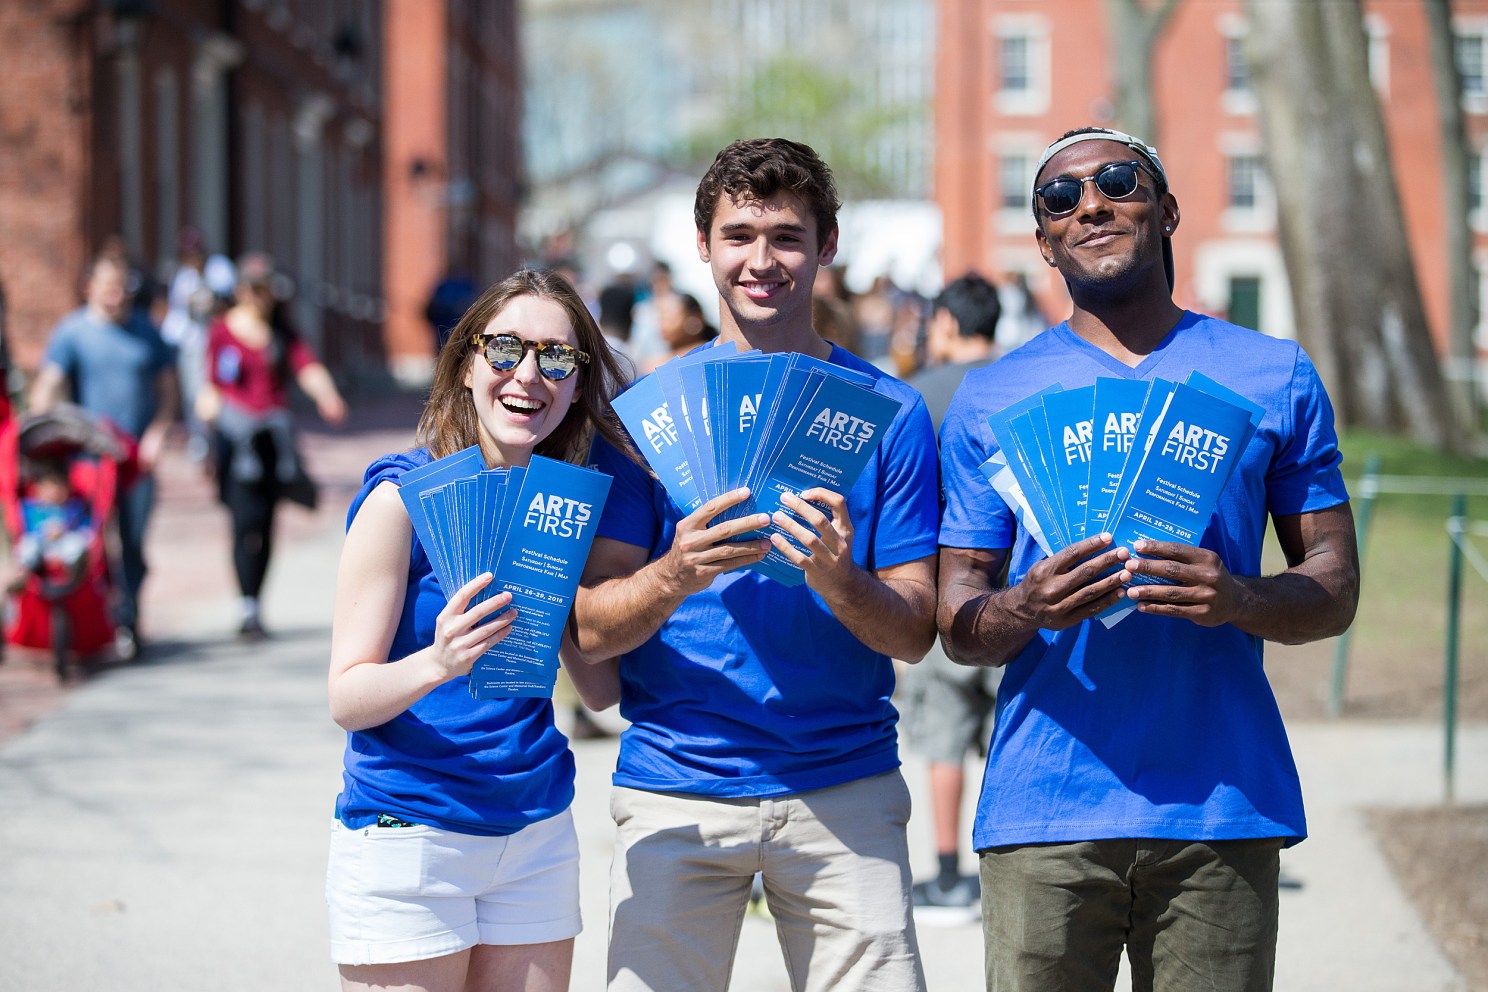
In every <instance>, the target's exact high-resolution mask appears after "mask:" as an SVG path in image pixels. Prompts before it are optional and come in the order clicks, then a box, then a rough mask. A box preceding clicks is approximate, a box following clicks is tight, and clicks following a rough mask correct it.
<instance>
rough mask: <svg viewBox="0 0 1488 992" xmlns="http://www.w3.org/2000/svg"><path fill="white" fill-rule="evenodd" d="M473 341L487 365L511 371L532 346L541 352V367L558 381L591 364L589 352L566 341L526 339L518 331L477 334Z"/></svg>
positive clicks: (539, 354)
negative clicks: (564, 342)
mask: <svg viewBox="0 0 1488 992" xmlns="http://www.w3.org/2000/svg"><path fill="white" fill-rule="evenodd" d="M471 340H472V342H473V343H474V344H475V346H476V347H477V348H479V349H480V352H481V357H483V358H484V359H485V360H486V364H487V365H489V366H491V368H493V369H495V370H496V371H497V372H510V371H511V370H512V369H514V368H516V367H517V366H518V365H521V364H522V359H523V358H526V357H527V349H528V348H531V349H532V350H533V351H535V352H537V370H538V371H539V372H541V373H542V374H543V375H544V376H546V377H547V378H549V379H552V380H553V381H554V382H559V381H561V380H563V379H567V378H568V377H569V376H571V375H573V374H574V372H575V371H577V369H578V367H579V366H580V365H588V364H589V353H588V352H587V351H580V350H579V349H577V348H572V347H570V346H568V345H566V344H557V343H548V344H541V343H539V342H537V341H524V340H522V339H521V338H519V337H517V336H516V335H515V334H477V335H475V337H473V338H472V339H471Z"/></svg>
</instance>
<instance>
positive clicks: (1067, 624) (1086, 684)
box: [938, 128, 1358, 992]
mask: <svg viewBox="0 0 1488 992" xmlns="http://www.w3.org/2000/svg"><path fill="white" fill-rule="evenodd" d="M1033 209H1034V217H1035V221H1036V224H1037V228H1036V232H1035V236H1036V238H1037V241H1038V245H1039V250H1040V251H1041V252H1042V254H1043V256H1044V259H1045V261H1046V262H1048V264H1049V265H1050V266H1053V267H1054V268H1056V269H1058V270H1059V272H1060V274H1061V275H1062V276H1064V279H1065V283H1066V285H1067V286H1068V287H1069V292H1070V297H1071V300H1072V301H1073V312H1072V313H1071V315H1070V318H1069V320H1067V321H1066V322H1065V323H1062V324H1060V325H1059V326H1057V327H1054V328H1052V329H1050V330H1049V331H1047V332H1045V333H1044V334H1042V335H1039V336H1038V337H1037V338H1035V339H1034V340H1032V341H1031V342H1029V343H1028V344H1026V345H1025V346H1023V347H1022V348H1020V349H1018V350H1017V351H1014V352H1012V353H1011V354H1009V355H1007V356H1005V357H1004V358H1002V359H1001V360H999V361H997V362H995V363H993V364H992V365H989V366H987V367H985V368H983V369H978V370H975V371H973V372H971V373H969V374H968V375H967V377H966V379H965V381H964V382H963V384H962V386H961V388H960V390H959V391H958V392H957V394H956V397H955V399H954V400H953V401H952V403H951V408H950V410H949V412H948V413H947V415H946V420H945V425H944V428H943V429H942V432H941V459H942V472H943V475H944V494H945V509H944V513H943V517H942V521H941V530H940V543H941V546H942V547H941V559H940V596H941V599H940V607H939V612H938V620H939V627H940V630H941V633H942V635H943V638H944V640H945V643H946V645H947V648H948V650H949V653H950V654H951V656H952V658H953V659H955V660H956V661H959V662H961V663H962V664H968V665H1002V666H1006V667H1005V670H1004V675H1003V680H1002V685H1001V689H1000V692H999V694H998V701H997V711H998V712H997V720H996V725H995V728H994V730H993V733H992V740H991V744H990V747H989V751H988V758H987V769H986V775H985V777H984V780H983V784H982V792H981V797H980V799H979V801H978V806H977V818H976V826H975V831H974V836H973V842H974V844H975V846H976V848H977V850H978V851H979V852H980V853H981V877H982V898H983V913H984V920H985V922H984V931H985V935H986V940H987V987H988V988H989V989H996V990H1018V992H1027V990H1033V989H1038V990H1044V989H1049V990H1052V989H1059V990H1074V992H1085V990H1096V989H1100V990H1109V989H1110V988H1112V986H1113V984H1114V982H1115V979H1116V974H1117V967H1118V963H1119V959H1120V955H1121V953H1122V949H1123V947H1124V948H1125V950H1126V953H1127V955H1128V957H1129V958H1130V961H1131V965H1132V974H1133V984H1134V986H1135V987H1136V988H1143V989H1150V988H1154V987H1157V988H1204V989H1211V990H1226V992H1230V990H1233V992H1239V990H1262V989H1269V988H1271V985H1272V977H1273V970H1274V961H1275V946H1276V928H1277V874H1278V868H1279V858H1278V854H1279V851H1280V850H1281V848H1282V847H1283V846H1286V845H1290V844H1294V843H1296V842H1298V841H1300V840H1301V839H1302V838H1303V836H1304V835H1305V834H1306V824H1305V820H1304V817H1303V810H1302V795H1301V788H1300V785H1299V782H1298V779H1297V771H1296V766H1295V764H1294V762H1293V760H1292V756H1291V751H1290V748H1289V746H1288V743H1287V739H1286V732H1285V730H1284V728H1283V726H1282V722H1281V716H1280V713H1279V712H1278V709H1277V706H1276V701H1275V698H1274V696H1273V695H1272V692H1271V689H1270V685H1269V683H1268V682H1267V680H1266V676H1265V673H1264V671H1263V670H1262V665H1261V645H1262V642H1263V641H1264V640H1274V641H1281V642H1285V643H1301V642H1305V641H1310V640H1314V639H1317V638H1321V637H1327V636H1330V635H1332V634H1336V633H1338V632H1339V631H1341V630H1343V629H1344V628H1346V627H1347V626H1348V624H1349V622H1350V620H1351V619H1352V617H1353V613H1354V607H1355V604H1356V602H1357V596H1358V557H1357V552H1356V548H1355V543H1354V529H1353V517H1352V515H1351V513H1350V510H1349V506H1348V502H1347V499H1348V497H1347V493H1346V492H1345V490H1344V487H1343V481H1342V479H1341V477H1340V475H1339V471H1338V465H1339V461H1340V456H1339V453H1338V448H1337V439H1336V436H1335V433H1334V428H1333V411H1332V407H1331V405H1330V404H1329V402H1328V398H1327V395H1326V393H1325V392H1324V390H1323V387H1322V385H1321V383H1320V382H1319V381H1318V377H1317V373H1316V371H1315V370H1314V368H1313V366H1312V363H1311V362H1310V361H1309V360H1308V358H1307V355H1306V354H1305V353H1304V352H1303V351H1302V350H1301V349H1300V348H1299V347H1297V345H1296V344H1295V343H1293V342H1290V341H1281V340H1277V339H1274V338H1269V337H1266V336H1265V335H1262V334H1258V333H1256V332H1254V331H1249V330H1245V329H1243V328H1240V327H1236V326H1234V325H1232V324H1228V323H1225V322H1224V321H1220V320H1216V319H1214V318H1211V317H1205V316H1202V315H1200V314H1195V313H1190V312H1187V311H1184V310H1182V309H1180V308H1179V307H1177V306H1176V305H1175V304H1174V303H1173V300H1172V284H1173V271H1172V252H1171V250H1170V248H1169V241H1168V239H1169V238H1171V237H1172V235H1173V232H1174V231H1175V230H1176V229H1177V227H1178V222H1179V211H1178V203H1177V200H1176V199H1174V197H1173V195H1172V193H1171V192H1169V190H1168V182H1167V175H1166V173H1165V171H1164V169H1163V166H1162V162H1161V160H1160V159H1159V158H1158V155H1157V152H1156V150H1154V149H1153V148H1151V147H1149V146H1147V145H1146V144H1145V143H1143V142H1141V141H1139V140H1138V139H1136V138H1133V137H1131V136H1130V135H1126V134H1121V133H1119V132H1115V131H1109V130H1105V129H1101V128H1086V129H1081V130H1079V131H1074V132H1070V133H1069V134H1067V135H1065V136H1064V137H1063V138H1061V139H1060V140H1058V141H1056V142H1054V143H1053V144H1052V145H1050V146H1049V148H1048V149H1047V150H1046V151H1045V153H1044V156H1043V159H1042V160H1041V161H1040V162H1039V167H1038V169H1037V171H1036V178H1035V180H1034V197H1033ZM1195 370H1199V371H1202V372H1204V373H1205V374H1207V375H1209V376H1211V377H1212V378H1214V379H1217V380H1218V381H1219V382H1221V383H1223V384H1224V385H1226V386H1228V387H1229V388H1231V389H1233V390H1235V391H1236V392H1238V393H1240V394H1242V395H1244V396H1246V397H1248V398H1249V399H1251V400H1252V401H1253V402H1255V403H1257V404H1258V405H1259V406H1260V407H1261V408H1262V409H1263V410H1264V418H1263V420H1262V422H1261V424H1260V427H1259V429H1258V430H1257V431H1256V434H1255V436H1254V438H1253V439H1252V440H1251V441H1250V442H1249V444H1248V446H1247V447H1246V449H1245V451H1244V454H1243V456H1242V458H1241V460H1240V462H1239V463H1238V465H1237V467H1236V469H1235V472H1234V474H1233V475H1232V476H1231V478H1230V480H1229V483H1228V485H1227V486H1226V487H1225V489H1224V491H1223V492H1222V494H1221V496H1220V500H1219V506H1218V509H1217V510H1216V511H1215V513H1214V515H1213V517H1212V518H1211V519H1210V521H1209V523H1208V527H1207V529H1206V530H1205V532H1204V534H1203V537H1202V540H1201V542H1200V544H1199V546H1197V547H1188V546H1185V545H1180V544H1169V543H1158V542H1143V541H1139V542H1137V544H1136V547H1135V548H1134V549H1132V550H1134V551H1135V552H1136V553H1137V554H1139V555H1141V558H1137V557H1133V556H1131V555H1129V553H1128V551H1127V550H1126V549H1118V548H1114V547H1113V546H1112V544H1111V539H1110V535H1108V534H1100V535H1095V536H1092V537H1090V538H1088V539H1086V540H1083V541H1080V542H1078V543H1075V544H1073V545H1071V546H1070V547H1068V548H1066V549H1065V550H1063V551H1060V552H1058V553H1056V554H1055V555H1054V556H1053V557H1045V556H1044V555H1043V553H1042V552H1041V551H1039V549H1038V547H1037V545H1036V544H1034V543H1033V541H1032V540H1031V539H1030V537H1029V535H1028V534H1027V532H1026V531H1024V530H1023V529H1022V528H1020V527H1018V526H1017V524H1016V522H1015V520H1014V519H1013V517H1012V514H1011V513H1010V511H1009V510H1008V508H1007V506H1006V505H1005V504H1004V503H1003V501H1002V500H1001V498H1000V497H999V496H998V495H997V493H996V491H995V490H994V489H993V488H992V487H991V486H990V485H988V484H987V481H986V479H985V478H984V477H983V476H982V474H981V472H980V470H979V466H980V465H981V464H982V463H983V462H984V461H986V460H987V458H988V457H989V456H991V455H992V454H993V452H994V451H995V450H996V444H995V442H994V441H993V439H992V437H991V434H990V431H989V428H988V425H987V416H988V415H990V414H993V413H996V412H998V411H1000V410H1002V409H1003V408H1005V407H1006V406H1008V405H1009V404H1011V403H1013V402H1015V401H1018V400H1021V399H1024V398H1025V397H1027V396H1029V395H1030V394H1032V393H1034V392H1036V391H1037V390H1039V389H1041V388H1043V387H1045V386H1048V385H1051V384H1053V383H1059V384H1061V385H1062V386H1063V387H1064V388H1066V389H1072V388H1075V387H1079V386H1085V385H1089V384H1090V383H1092V382H1094V381H1095V379H1097V378H1099V377H1111V378H1123V379H1138V380H1150V379H1152V378H1153V377H1162V378H1164V379H1168V380H1178V381H1181V380H1183V379H1185V378H1186V377H1187V376H1188V375H1189V373H1190V372H1193V371H1195ZM1268 515H1269V517H1270V519H1271V522H1272V524H1273V526H1274V528H1275V530H1276V533H1277V537H1278V540H1279V542H1280V545H1281V549H1282V551H1283V553H1284V555H1285V558H1286V561H1287V568H1286V569H1285V570H1284V571H1282V572H1281V573H1279V574H1276V575H1272V576H1265V577H1263V576H1262V575H1261V560H1260V559H1261V544H1262V539H1263V537H1264V536H1265V532H1266V524H1267V517H1268ZM1004 564H1010V569H1009V572H1008V576H1007V580H1006V584H1005V585H999V584H998V583H997V582H996V576H997V575H998V574H999V571H1000V569H1001V568H1002V567H1003V566H1004ZM1137 574H1142V575H1154V576H1161V577H1163V578H1165V579H1169V580H1171V581H1172V583H1173V584H1170V585H1133V586H1131V587H1130V589H1124V588H1123V584H1124V583H1126V582H1127V581H1128V580H1130V579H1131V578H1132V577H1133V576H1134V575H1137ZM1123 597H1125V598H1127V599H1128V600H1129V601H1130V602H1133V603H1134V604H1135V605H1136V612H1135V613H1134V614H1132V615H1129V616H1127V617H1126V618H1125V619H1124V620H1122V621H1121V622H1120V623H1118V624H1116V625H1115V626H1113V627H1109V628H1108V627H1106V626H1105V625H1104V624H1102V623H1100V622H1092V618H1093V617H1094V616H1095V615H1096V614H1097V613H1099V612H1100V611H1102V610H1104V609H1105V608H1106V607H1108V606H1110V605H1112V604H1114V603H1116V602H1118V601H1119V600H1121V599H1122V598H1123Z"/></svg>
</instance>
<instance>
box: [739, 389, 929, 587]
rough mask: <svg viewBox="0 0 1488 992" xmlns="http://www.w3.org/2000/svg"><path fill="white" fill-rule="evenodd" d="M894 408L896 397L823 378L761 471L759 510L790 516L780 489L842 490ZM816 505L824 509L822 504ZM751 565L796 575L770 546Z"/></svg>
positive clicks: (863, 463) (880, 439)
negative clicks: (767, 550) (763, 554)
mask: <svg viewBox="0 0 1488 992" xmlns="http://www.w3.org/2000/svg"><path fill="white" fill-rule="evenodd" d="M899 407H900V403H899V401H898V400H896V399H894V398H893V397H891V396H886V395H884V394H883V393H878V392H874V391H873V390H872V389H869V388H865V387H863V386H860V385H858V384H857V383H854V382H849V381H848V380H846V379H843V378H839V377H837V376H831V375H828V376H823V377H822V379H821V382H820V384H819V385H818V387H817V389H816V390H815V392H814V394H813V395H812V397H811V400H810V402H809V403H807V404H806V406H805V409H804V410H803V411H802V413H801V416H800V417H799V418H798V419H797V420H796V423H795V424H794V425H793V427H792V430H791V432H790V433H789V434H787V435H786V436H785V438H784V441H783V443H782V444H781V446H780V450H779V454H778V455H777V456H776V458H775V460H774V462H773V463H772V464H771V465H770V466H769V467H768V469H767V471H766V472H765V473H764V477H763V480H762V481H761V483H760V485H759V488H758V490H757V491H756V494H755V505H756V506H757V507H758V508H759V512H763V513H770V514H773V513H774V512H775V511H776V510H784V511H785V512H786V513H787V514H789V515H790V516H792V517H796V514H794V513H792V512H791V511H790V510H788V509H786V508H785V507H784V506H783V505H782V504H781V502H780V500H781V497H782V496H784V495H785V494H786V493H791V494H793V495H799V494H800V493H802V492H804V491H806V490H808V489H826V490H828V491H830V492H834V493H839V494H841V493H846V492H847V491H848V490H849V489H851V488H852V485H853V483H854V482H856V481H857V479H858V476H859V475H861V474H862V472H863V469H864V467H865V466H867V464H868V459H869V458H871V457H872V456H873V453H874V452H875V451H877V450H878V446H879V444H880V443H882V442H883V436H884V432H885V431H886V430H888V427H889V424H890V423H891V422H892V421H893V419H894V416H895V414H897V413H898V412H899ZM817 505H818V508H819V509H821V510H823V511H826V507H825V506H821V505H819V504H817ZM796 519H798V520H799V519H800V518H799V517H796ZM770 530H771V531H772V532H775V533H779V534H781V535H782V536H784V537H785V538H786V540H788V541H791V543H792V544H796V542H795V541H794V539H792V538H791V537H790V535H788V534H786V532H785V531H784V530H782V529H781V528H779V527H778V526H776V525H774V524H772V525H771V526H770ZM796 546H797V547H799V545H796ZM756 567H757V568H758V569H759V570H760V571H761V572H764V573H765V574H768V575H772V576H773V575H774V572H775V571H777V570H779V569H780V568H782V567H784V568H788V569H789V570H790V571H792V572H795V573H796V574H800V570H799V569H798V568H796V566H795V565H793V564H791V562H790V560H789V559H788V558H786V557H785V555H784V554H782V553H781V552H780V551H778V550H776V549H774V548H771V549H770V553H769V554H768V555H766V556H765V559H764V561H762V562H760V563H759V565H758V566H756Z"/></svg>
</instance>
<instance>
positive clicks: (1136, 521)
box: [1109, 384, 1255, 583]
mask: <svg viewBox="0 0 1488 992" xmlns="http://www.w3.org/2000/svg"><path fill="white" fill-rule="evenodd" d="M1254 432H1255V425H1254V424H1253V423H1252V421H1251V414H1250V410H1248V409H1246V408H1244V407H1238V406H1236V405H1234V404H1233V403H1230V402H1229V401H1227V400H1223V399H1220V398H1218V397H1216V396H1213V395H1211V394H1209V393H1206V392H1203V391H1202V390H1199V389H1195V388H1194V387H1192V386H1189V385H1186V384H1185V385H1179V386H1177V387H1175V388H1174V390H1173V392H1172V394H1171V395H1170V396H1169V398H1168V401H1167V402H1166V403H1165V404H1164V405H1163V409H1162V411H1161V414H1160V415H1159V416H1158V417H1156V418H1155V419H1154V421H1153V425H1152V431H1151V435H1150V437H1151V441H1150V443H1149V444H1148V445H1147V446H1146V450H1145V451H1144V453H1143V457H1142V459H1141V460H1140V461H1139V462H1138V463H1137V467H1136V469H1135V470H1134V471H1133V472H1132V473H1131V480H1130V483H1129V489H1128V492H1127V497H1126V500H1125V503H1124V505H1123V506H1122V508H1121V510H1120V513H1119V514H1117V515H1113V516H1112V518H1111V520H1110V521H1109V529H1110V531H1111V535H1112V538H1113V540H1114V541H1115V543H1116V544H1118V545H1120V546H1122V547H1125V548H1128V549H1130V548H1131V547H1132V545H1133V544H1134V543H1135V542H1136V541H1139V540H1143V539H1147V540H1153V541H1175V542H1177V543H1179V544H1198V543H1199V541H1200V540H1202V539H1203V537H1204V530H1205V528H1206V527H1208V526H1209V517H1210V516H1211V515H1212V514H1213V513H1214V507H1215V505H1216V504H1217V503H1218V502H1219V493H1220V490H1222V489H1223V488H1224V486H1225V483H1226V482H1228V481H1229V478H1230V473H1231V472H1232V471H1234V468H1235V464H1236V463H1237V462H1238V461H1239V460H1240V456H1241V455H1242V454H1243V453H1244V451H1245V446H1246V445H1247V444H1248V443H1250V436H1251V434H1253V433H1254ZM1132 581H1133V582H1137V583H1152V582H1162V581H1164V580H1162V579H1159V578H1156V577H1154V576H1150V575H1145V574H1139V575H1137V576H1136V577H1134V578H1133V579H1132Z"/></svg>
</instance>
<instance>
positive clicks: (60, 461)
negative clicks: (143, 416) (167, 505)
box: [0, 404, 135, 679]
mask: <svg viewBox="0 0 1488 992" xmlns="http://www.w3.org/2000/svg"><path fill="white" fill-rule="evenodd" d="M134 464H135V463H134V442H133V440H132V439H131V438H129V437H128V435H125V434H124V433H123V432H122V431H120V430H118V429H117V428H115V427H114V426H113V425H112V424H111V423H110V422H108V421H107V420H104V419H102V418H99V417H96V416H94V415H93V414H91V413H88V412H87V411H85V410H83V409H82V408H81V407H78V406H74V405H72V404H59V405H58V406H56V407H54V408H53V409H51V410H49V411H47V412H46V413H43V414H38V415H35V416H31V417H27V418H25V419H23V420H19V421H17V420H11V421H10V422H9V423H8V424H6V425H5V427H4V429H3V430H0V512H3V514H4V517H5V528H6V531H7V532H8V533H9V536H10V543H11V549H12V552H13V555H12V557H13V558H15V560H16V567H17V568H16V577H15V579H14V580H13V582H12V583H11V601H10V604H9V609H8V611H7V616H6V620H5V640H6V642H7V643H8V644H13V645H16V646H18V647H27V648H34V649H39V650H46V649H50V650H51V651H52V654H53V657H54V658H55V659H56V667H57V676H58V678H64V679H65V678H66V677H67V674H68V666H69V664H70V663H71V662H72V661H73V660H81V659H84V658H87V657H89V656H90V655H93V654H96V653H97V652H99V651H101V650H102V649H104V648H105V647H109V646H111V645H112V644H113V643H114V633H115V631H114V621H113V618H112V616H111V614H110V609H109V605H110V604H109V600H110V590H111V583H110V567H109V559H108V552H107V540H106V535H107V533H108V529H109V524H110V522H111V520H112V517H113V514H114V508H115V496H116V494H117V493H118V492H119V490H120V489H121V488H122V486H123V485H124V484H125V483H126V482H127V481H128V479H127V475H128V474H129V473H131V472H132V471H133V470H134ZM58 466H60V481H61V482H62V484H63V485H64V486H65V489H64V493H65V495H66V496H67V497H68V500H67V503H68V504H69V506H71V508H72V509H73V510H74V512H75V513H76V514H77V515H78V516H80V517H84V518H86V523H87V527H86V529H83V530H79V531H77V532H74V533H75V534H76V535H77V538H78V539H81V540H83V541H85V544H83V545H82V546H81V547H74V549H73V550H72V554H71V559H72V560H70V561H66V562H64V561H59V560H58V558H57V556H55V555H53V554H47V555H45V556H43V555H42V554H41V553H40V552H39V551H37V550H36V549H35V547H34V546H30V547H28V543H30V542H28V537H31V538H32V539H34V535H28V528H27V518H28V515H29V514H30V513H31V512H32V511H33V510H34V509H35V507H34V504H35V502H36V501H37V496H38V491H39V489H40V483H39V480H40V477H41V476H42V475H43V474H44V473H49V472H51V471H53V470H55V469H56V467H58Z"/></svg>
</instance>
